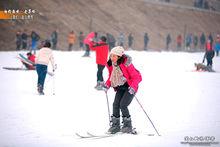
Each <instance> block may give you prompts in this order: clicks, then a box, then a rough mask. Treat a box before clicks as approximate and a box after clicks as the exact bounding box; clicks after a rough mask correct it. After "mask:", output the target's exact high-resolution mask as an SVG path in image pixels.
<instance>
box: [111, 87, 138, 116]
mask: <svg viewBox="0 0 220 147" xmlns="http://www.w3.org/2000/svg"><path fill="white" fill-rule="evenodd" d="M128 87H129V86H128V84H127V83H125V84H124V85H122V86H119V87H117V88H116V91H117V92H116V94H115V100H114V103H113V116H114V117H117V118H118V117H120V110H121V112H122V116H123V117H127V118H128V117H130V114H129V110H128V106H129V104H130V103H131V101H132V100H133V97H134V95H133V94H130V93H129V92H128Z"/></svg>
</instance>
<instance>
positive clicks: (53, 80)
mask: <svg viewBox="0 0 220 147" xmlns="http://www.w3.org/2000/svg"><path fill="white" fill-rule="evenodd" d="M53 95H55V73H54V71H53Z"/></svg>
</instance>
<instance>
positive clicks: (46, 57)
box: [36, 41, 55, 95]
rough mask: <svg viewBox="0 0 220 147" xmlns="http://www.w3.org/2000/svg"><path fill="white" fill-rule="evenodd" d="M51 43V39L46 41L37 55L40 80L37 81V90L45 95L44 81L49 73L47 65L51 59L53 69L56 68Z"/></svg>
mask: <svg viewBox="0 0 220 147" xmlns="http://www.w3.org/2000/svg"><path fill="white" fill-rule="evenodd" d="M50 47H51V44H50V42H49V41H46V42H45V44H44V46H43V48H41V49H40V50H39V53H38V55H37V59H36V70H37V75H38V81H37V88H38V89H37V90H38V93H39V94H40V95H44V92H43V89H44V81H45V78H46V74H47V66H48V63H49V61H50V62H51V64H52V67H53V71H54V70H55V64H54V58H53V53H52V50H51V49H50Z"/></svg>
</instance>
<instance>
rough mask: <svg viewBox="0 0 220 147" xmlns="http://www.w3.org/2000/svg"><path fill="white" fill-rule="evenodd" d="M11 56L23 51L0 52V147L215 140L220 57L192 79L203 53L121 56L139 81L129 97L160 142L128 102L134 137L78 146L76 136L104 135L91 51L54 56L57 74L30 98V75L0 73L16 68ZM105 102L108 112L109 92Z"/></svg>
mask: <svg viewBox="0 0 220 147" xmlns="http://www.w3.org/2000/svg"><path fill="white" fill-rule="evenodd" d="M18 53H24V52H0V81H1V84H0V146H1V147H73V146H74V147H87V146H89V147H103V146H105V147H122V146H125V147H146V146H149V147H174V146H175V147H184V146H189V144H182V143H181V142H183V141H185V140H184V139H185V138H186V137H189V138H190V137H191V139H197V138H196V137H197V136H199V137H203V138H204V137H212V138H213V137H215V140H214V142H219V141H220V131H219V130H220V117H219V112H220V100H219V98H220V90H219V89H220V78H219V77H220V74H219V72H220V57H215V58H214V65H213V68H214V69H215V70H216V71H218V72H216V73H207V72H192V70H194V63H195V62H201V61H202V58H203V53H172V52H160V53H159V52H135V51H128V52H127V54H129V55H130V56H132V58H133V64H134V65H135V66H136V68H137V69H139V71H140V72H141V74H142V77H143V81H142V82H141V84H140V87H139V91H138V93H137V95H136V96H137V98H138V100H139V101H140V102H141V104H142V105H143V107H144V108H145V110H146V112H147V114H148V115H149V117H150V118H151V120H152V121H153V123H154V125H155V127H156V128H157V130H158V132H159V133H160V134H161V136H157V134H156V132H155V130H154V129H153V127H152V125H151V123H150V122H149V120H148V119H147V117H146V116H145V114H144V113H143V111H142V109H141V107H140V106H139V104H138V103H137V101H136V100H135V99H134V100H133V102H132V103H131V105H130V107H129V109H130V113H131V117H132V120H133V126H134V127H136V128H137V131H138V132H139V135H136V136H135V135H129V134H127V135H116V136H114V137H108V138H104V139H79V138H78V137H77V136H76V135H75V132H79V133H81V134H86V132H87V131H89V132H92V133H94V134H103V133H105V132H106V131H107V130H108V127H109V122H108V109H107V103H106V96H105V93H104V92H102V91H96V90H95V89H94V86H95V84H96V70H97V66H96V64H95V54H94V52H93V53H92V56H91V58H82V57H81V56H82V55H83V52H80V51H79V52H59V51H57V52H54V56H55V59H56V63H57V65H58V68H57V70H56V73H55V76H54V77H51V76H49V75H47V77H46V81H45V94H46V95H44V96H39V95H37V91H36V82H37V74H36V71H10V70H5V69H2V67H4V66H9V67H21V63H20V61H18V59H16V58H15V57H16V55H17V54H18ZM49 70H51V67H50V68H49ZM107 75H108V73H107V70H106V69H105V70H104V77H105V79H106V77H107ZM53 85H54V87H53ZM53 90H55V95H53ZM108 97H109V101H110V108H111V105H112V101H113V99H114V91H113V90H112V89H110V90H109V91H108ZM111 110H112V109H111ZM149 133H153V134H155V135H154V136H148V135H147V134H149ZM191 141H193V140H191ZM194 141H196V140H194ZM203 141H207V138H206V140H203ZM197 143H198V142H197ZM197 146H200V145H198V144H197ZM211 146H220V144H211Z"/></svg>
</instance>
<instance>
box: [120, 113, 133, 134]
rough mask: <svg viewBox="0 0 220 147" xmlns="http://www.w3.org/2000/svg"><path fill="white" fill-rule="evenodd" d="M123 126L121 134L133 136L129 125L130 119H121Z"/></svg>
mask: <svg viewBox="0 0 220 147" xmlns="http://www.w3.org/2000/svg"><path fill="white" fill-rule="evenodd" d="M122 123H123V126H122V128H121V132H122V133H129V134H133V128H132V124H131V117H128V118H127V117H123V122H122Z"/></svg>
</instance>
